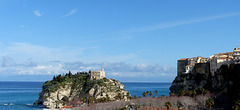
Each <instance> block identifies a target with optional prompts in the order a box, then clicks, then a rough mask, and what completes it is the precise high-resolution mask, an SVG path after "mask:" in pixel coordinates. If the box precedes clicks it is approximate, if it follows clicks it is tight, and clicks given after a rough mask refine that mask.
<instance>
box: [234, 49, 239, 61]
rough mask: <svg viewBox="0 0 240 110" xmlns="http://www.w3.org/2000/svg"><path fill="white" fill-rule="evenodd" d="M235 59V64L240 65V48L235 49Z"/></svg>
mask: <svg viewBox="0 0 240 110" xmlns="http://www.w3.org/2000/svg"><path fill="white" fill-rule="evenodd" d="M233 59H234V61H235V62H234V63H235V64H240V48H235V49H234V51H233Z"/></svg>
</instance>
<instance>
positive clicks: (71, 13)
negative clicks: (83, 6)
mask: <svg viewBox="0 0 240 110" xmlns="http://www.w3.org/2000/svg"><path fill="white" fill-rule="evenodd" d="M76 12H77V9H76V8H75V9H72V10H71V11H70V12H69V13H67V14H66V15H64V16H62V18H65V17H68V16H71V15H73V14H75V13H76Z"/></svg>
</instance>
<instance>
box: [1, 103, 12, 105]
mask: <svg viewBox="0 0 240 110" xmlns="http://www.w3.org/2000/svg"><path fill="white" fill-rule="evenodd" d="M2 105H13V103H5V104H2Z"/></svg>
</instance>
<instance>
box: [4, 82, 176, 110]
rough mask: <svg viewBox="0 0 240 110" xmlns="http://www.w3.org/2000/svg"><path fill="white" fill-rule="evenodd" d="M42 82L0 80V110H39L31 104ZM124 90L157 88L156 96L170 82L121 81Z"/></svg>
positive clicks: (166, 90) (136, 91)
mask: <svg viewBox="0 0 240 110" xmlns="http://www.w3.org/2000/svg"><path fill="white" fill-rule="evenodd" d="M43 83H44V82H0V110H41V109H44V108H43V106H37V105H32V104H33V103H34V102H35V101H36V100H37V99H38V93H39V92H40V91H41V90H42V85H43ZM123 84H124V86H125V87H124V88H125V90H127V91H129V92H130V94H131V95H132V96H134V95H136V96H142V92H146V91H151V92H153V94H154V95H153V96H155V93H154V91H155V90H158V96H160V95H168V94H169V92H170V91H169V87H170V86H171V83H133V82H131V83H129V82H123Z"/></svg>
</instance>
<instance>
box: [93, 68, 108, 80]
mask: <svg viewBox="0 0 240 110" xmlns="http://www.w3.org/2000/svg"><path fill="white" fill-rule="evenodd" d="M89 74H90V80H93V79H97V80H98V79H103V78H105V71H104V69H103V68H102V69H101V71H90V72H89Z"/></svg>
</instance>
